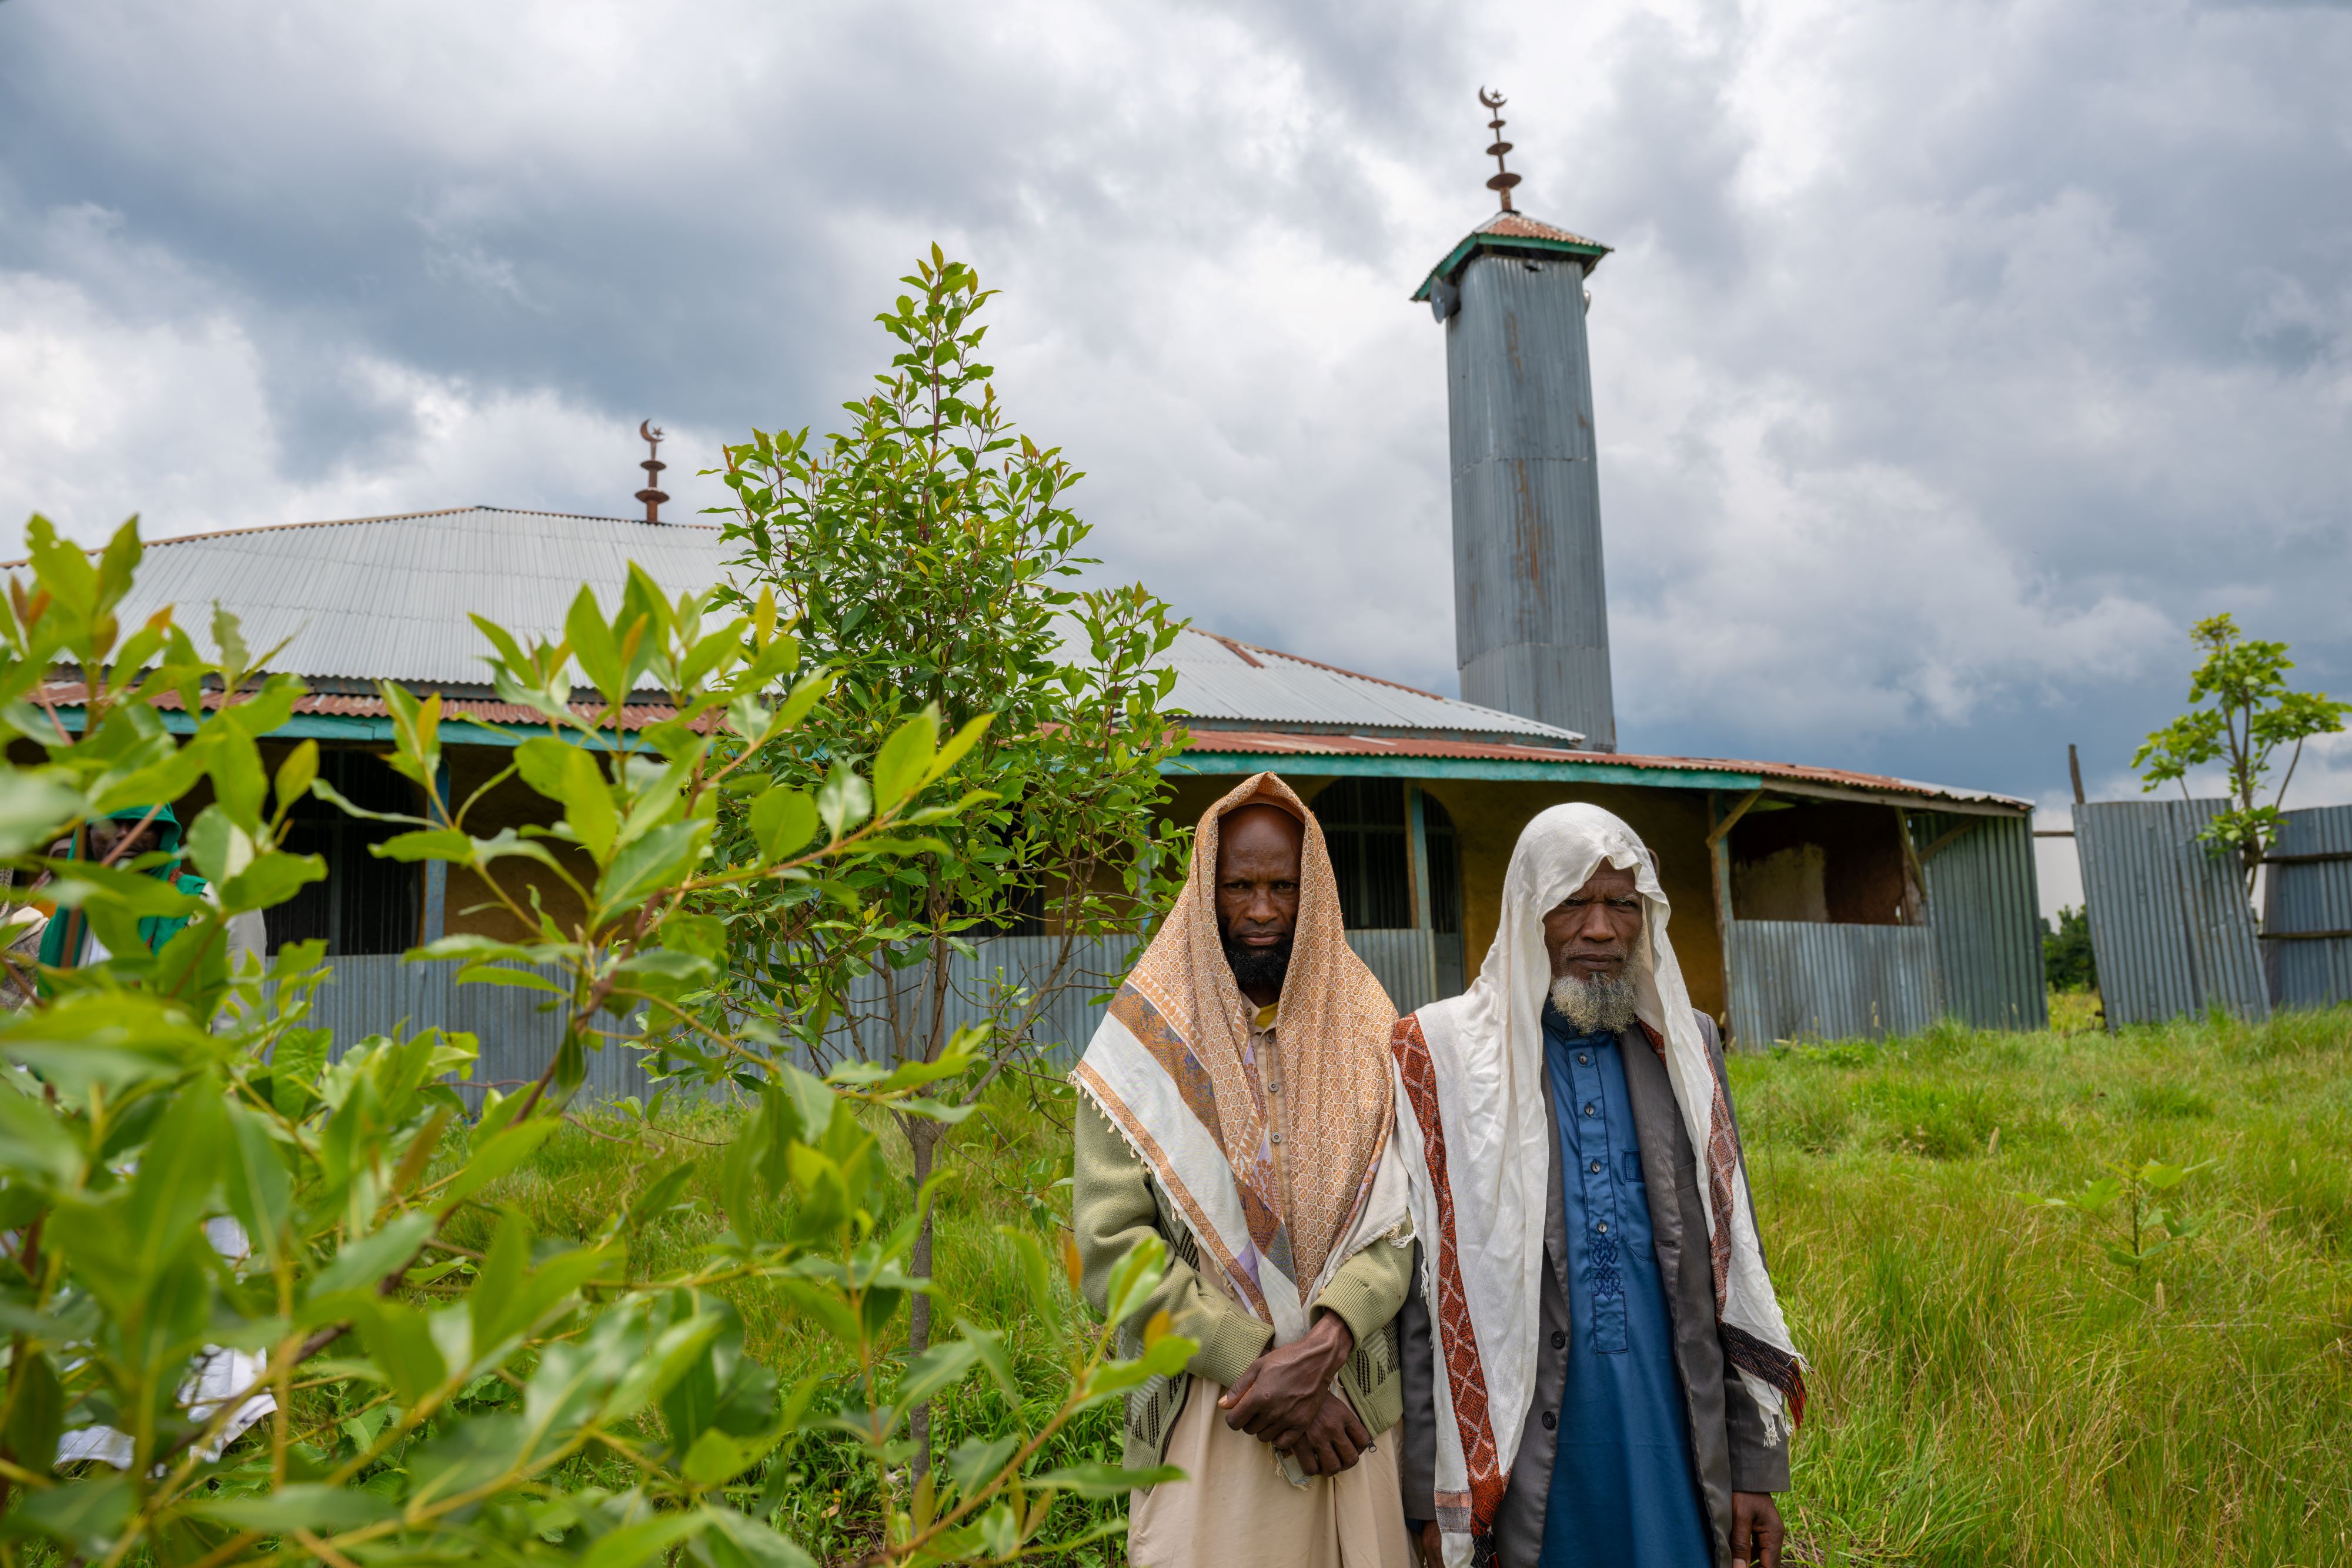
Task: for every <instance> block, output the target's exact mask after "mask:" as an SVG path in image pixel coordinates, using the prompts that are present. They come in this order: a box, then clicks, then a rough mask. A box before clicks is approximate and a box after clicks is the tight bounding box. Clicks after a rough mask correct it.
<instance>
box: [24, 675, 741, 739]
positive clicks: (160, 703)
mask: <svg viewBox="0 0 2352 1568" xmlns="http://www.w3.org/2000/svg"><path fill="white" fill-rule="evenodd" d="M32 700H33V702H34V704H35V706H46V707H55V708H67V709H76V710H78V709H79V708H80V707H81V706H83V704H85V703H86V702H88V701H89V687H87V686H85V685H83V684H82V683H81V682H79V681H49V682H46V683H44V684H43V685H41V686H40V687H39V688H38V690H37V691H36V692H35V694H34V695H33V699H32ZM222 700H223V699H222V695H221V694H220V693H219V692H216V691H208V692H206V693H205V695H204V703H205V712H207V713H214V712H217V711H218V710H219V708H220V706H221V703H222ZM153 706H155V707H156V708H157V709H158V710H160V711H162V712H164V713H184V712H186V711H187V705H186V704H185V703H183V702H182V701H181V700H180V694H179V693H177V692H159V693H157V694H156V695H155V696H154V698H153ZM571 707H572V714H573V715H574V716H576V717H578V718H579V719H580V720H581V721H582V722H583V723H594V724H596V726H597V727H599V728H601V729H610V728H612V727H613V725H612V722H611V720H610V719H608V718H605V717H604V713H605V708H604V704H602V703H573V704H572V705H571ZM294 712H295V713H296V714H297V715H298V716H299V715H305V714H313V715H320V716H326V717H331V718H390V717H391V716H392V709H391V708H390V707H388V706H385V704H384V701H383V698H382V697H377V696H370V695H366V694H365V693H362V692H311V693H310V694H309V695H305V696H299V697H297V698H295V699H294ZM441 717H442V720H443V722H444V723H446V722H448V721H449V720H452V719H471V720H473V721H474V722H475V723H478V724H499V725H523V726H528V727H534V728H538V727H545V725H546V723H547V719H546V717H545V716H543V715H541V713H540V712H539V710H538V709H536V708H528V707H524V706H521V705H520V704H519V703H506V702H499V700H497V699H496V698H494V697H467V696H451V695H446V694H445V695H443V696H442V698H441ZM676 717H677V709H676V708H674V707H671V706H669V705H667V704H666V703H631V704H629V705H628V706H625V707H624V708H622V709H621V722H620V727H621V728H622V729H625V730H638V729H644V728H646V727H648V726H650V725H656V724H663V723H666V722H667V721H668V720H670V719H673V718H676ZM700 722H701V723H702V724H703V725H704V726H706V727H707V726H708V724H709V716H707V715H706V716H704V718H703V719H702V720H701V721H700Z"/></svg>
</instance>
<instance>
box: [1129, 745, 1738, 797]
mask: <svg viewBox="0 0 2352 1568" xmlns="http://www.w3.org/2000/svg"><path fill="white" fill-rule="evenodd" d="M1270 768H1271V769H1275V770H1277V771H1278V770H1280V769H1282V768H1290V769H1292V770H1294V771H1297V772H1299V773H1312V774H1315V775H1317V776H1318V777H1324V776H1329V777H1335V778H1341V779H1496V780H1509V779H1523V780H1527V781H1530V782H1534V783H1543V784H1633V785H1650V786H1654V787H1664V788H1666V789H1758V788H1759V787H1760V786H1762V785H1763V783H1764V782H1765V780H1764V779H1763V778H1762V777H1761V776H1759V775H1758V774H1754V773H1734V772H1729V771H1727V770H1725V769H1722V768H1637V767H1634V766H1633V764H1631V763H1610V762H1505V761H1497V760H1494V759H1490V758H1468V757H1343V756H1335V755H1331V754H1328V753H1324V752H1313V751H1285V752H1271V751H1187V752H1184V753H1183V754H1181V756H1178V757H1174V758H1170V759H1169V760H1168V761H1166V762H1163V763H1161V764H1160V772H1161V773H1162V774H1164V775H1168V776H1171V777H1174V776H1181V775H1184V774H1195V773H1196V774H1215V775H1220V776H1223V775H1227V774H1242V775H1247V774H1251V773H1263V772H1265V771H1266V770H1268V769H1270Z"/></svg>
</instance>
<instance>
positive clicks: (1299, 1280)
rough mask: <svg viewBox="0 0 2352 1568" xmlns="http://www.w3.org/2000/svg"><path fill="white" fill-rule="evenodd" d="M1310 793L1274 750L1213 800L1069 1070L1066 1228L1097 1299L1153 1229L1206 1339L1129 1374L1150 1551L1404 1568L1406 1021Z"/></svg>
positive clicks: (1129, 1342) (1177, 1303) (1179, 1317)
mask: <svg viewBox="0 0 2352 1568" xmlns="http://www.w3.org/2000/svg"><path fill="white" fill-rule="evenodd" d="M1395 1024H1396V1009H1395V1007H1394V1006H1392V1005H1391V1003H1390V1001H1389V998H1388V993H1387V992H1386V991H1385V990H1383V989H1382V988H1381V983H1380V981H1379V979H1378V978H1377V977H1375V976H1374V975H1373V974H1372V972H1371V971H1370V969H1368V968H1366V967H1364V964H1363V961H1362V960H1361V959H1360V958H1358V957H1357V956H1356V955H1355V953H1354V952H1353V951H1352V950H1351V949H1350V948H1349V946H1348V939H1347V934H1346V932H1345V931H1344V930H1342V929H1341V925H1340V918H1339V883H1338V880H1337V879H1336V878H1335V877H1334V875H1333V873H1332V870H1331V857H1330V855H1329V854H1328V852H1327V851H1326V850H1325V848H1324V844H1323V833H1322V830H1321V829H1320V828H1319V827H1318V826H1317V825H1316V821H1315V818H1314V815H1313V814H1312V813H1311V812H1309V811H1308V810H1307V808H1306V805H1305V804H1304V803H1303V802H1302V801H1301V800H1299V799H1298V797H1297V795H1296V794H1294V793H1293V792H1292V791H1291V789H1290V788H1289V787H1288V786H1287V785H1286V784H1284V783H1283V782H1282V780H1281V779H1277V778H1276V777H1275V776H1274V775H1273V774H1271V773H1262V774H1258V775H1255V777H1253V778H1251V779H1246V780H1244V782H1243V783H1242V784H1241V785H1240V787H1238V788H1237V789H1234V790H1233V791H1232V792H1231V793H1230V794H1228V795H1226V796H1225V797H1224V798H1223V800H1219V801H1218V802H1217V803H1216V804H1215V805H1213V806H1212V807H1210V808H1209V810H1208V811H1207V812H1206V814H1204V815H1203V816H1202V819H1201V823H1200V827H1199V829H1198V830H1197V831H1195V833H1194V835H1193V839H1192V873H1191V876H1190V878H1189V879H1188V880H1187V882H1186V883H1185V887H1184V892H1183V894H1182V895H1181V897H1180V898H1179V899H1178V900H1177V903H1176V907H1175V908H1174V909H1173V910H1172V911H1171V912H1170V914H1169V916H1168V919H1167V921H1166V923H1165V924H1163V925H1161V926H1160V932H1159V934H1158V935H1157V936H1154V937H1153V938H1152V940H1151V945H1150V946H1149V947H1148V948H1146V949H1145V950H1144V953H1143V956H1141V957H1140V958H1139V959H1138V960H1137V961H1136V964H1135V967H1134V968H1133V970H1132V971H1131V972H1129V975H1128V977H1127V983H1126V984H1125V985H1123V986H1121V987H1120V988H1119V990H1118V995H1117V996H1116V997H1114V998H1112V1000H1111V1005H1110V1010H1109V1014H1108V1017H1106V1018H1105V1019H1103V1021H1102V1023H1101V1025H1100V1026H1099V1027H1098V1028H1097V1030H1096V1033H1095V1036H1094V1039H1093V1040H1091V1041H1090V1042H1089V1043H1088V1044H1087V1054H1086V1056H1085V1058H1084V1060H1082V1061H1080V1062H1079V1063H1078V1066H1077V1070H1076V1071H1075V1072H1074V1073H1073V1074H1072V1075H1071V1076H1072V1079H1073V1081H1074V1082H1076V1085H1077V1087H1078V1089H1079V1091H1080V1097H1079V1102H1078V1105H1077V1110H1076V1118H1075V1120H1076V1126H1075V1128H1074V1129H1073V1131H1074V1134H1075V1140H1074V1141H1075V1145H1076V1147H1075V1150H1074V1155H1073V1166H1072V1171H1071V1176H1072V1180H1071V1186H1072V1203H1071V1228H1072V1230H1073V1232H1074V1233H1075V1236H1076V1244H1077V1249H1078V1258H1079V1262H1080V1264H1081V1266H1082V1285H1083V1288H1084V1290H1085V1291H1086V1294H1087V1300H1088V1301H1091V1302H1093V1303H1094V1305H1095V1307H1096V1309H1097V1311H1099V1310H1101V1309H1102V1306H1103V1304H1104V1299H1105V1296H1106V1294H1107V1290H1108V1281H1109V1276H1110V1272H1111V1270H1113V1269H1114V1268H1116V1267H1117V1266H1118V1261H1119V1260H1120V1259H1122V1258H1124V1257H1125V1256H1126V1255H1127V1253H1128V1252H1129V1249H1132V1248H1133V1247H1134V1245H1135V1244H1136V1243H1137V1242H1138V1241H1139V1240H1140V1239H1142V1238H1143V1237H1145V1236H1147V1235H1157V1236H1158V1237H1159V1238H1160V1239H1161V1240H1162V1241H1163V1242H1164V1243H1166V1245H1167V1247H1168V1250H1169V1254H1170V1261H1169V1267H1168V1272H1167V1275H1166V1277H1165V1279H1163V1280H1162V1281H1161V1282H1160V1288H1159V1290H1158V1291H1155V1292H1154V1293H1153V1295H1152V1297H1151V1299H1150V1301H1149V1302H1147V1303H1146V1305H1145V1307H1144V1309H1143V1311H1142V1312H1140V1313H1139V1314H1138V1315H1137V1317H1136V1318H1135V1320H1134V1322H1133V1323H1132V1324H1130V1325H1129V1328H1128V1329H1126V1330H1123V1331H1122V1333H1121V1349H1122V1352H1123V1353H1124V1354H1130V1355H1132V1354H1139V1351H1140V1346H1139V1343H1136V1341H1135V1337H1134V1332H1133V1331H1134V1328H1135V1327H1137V1326H1140V1325H1141V1324H1144V1323H1147V1322H1150V1320H1151V1319H1152V1318H1153V1317H1155V1316H1156V1315H1159V1314H1162V1313H1164V1314H1165V1315H1166V1317H1167V1319H1168V1320H1169V1321H1170V1322H1171V1326H1172V1327H1173V1328H1174V1330H1175V1332H1177V1333H1181V1334H1183V1335H1185V1336H1187V1337H1188V1338H1191V1339H1192V1340H1195V1341H1197V1342H1198V1343H1199V1345H1200V1349H1199V1350H1198V1351H1197V1352H1196V1353H1195V1354H1193V1356H1192V1361H1191V1362H1190V1364H1188V1365H1187V1366H1186V1367H1185V1369H1184V1371H1183V1372H1181V1373H1180V1374H1178V1375H1176V1376H1174V1377H1172V1378H1154V1379H1152V1380H1151V1381H1150V1383H1148V1384H1146V1385H1144V1386H1142V1387H1140V1388H1138V1389H1135V1390H1133V1391H1131V1392H1130V1393H1129V1395H1128V1398H1127V1423H1126V1425H1127V1436H1126V1444H1125V1456H1126V1462H1127V1465H1128V1466H1129V1468H1130V1469H1143V1468H1147V1467H1150V1466H1152V1465H1156V1464H1160V1463H1161V1462H1163V1461H1164V1462H1166V1463H1168V1464H1171V1465H1174V1466H1176V1467H1177V1468H1179V1469H1181V1470H1183V1471H1184V1473H1185V1475H1186V1477H1187V1478H1188V1479H1185V1480H1182V1481H1171V1482H1167V1483H1163V1484H1161V1485H1159V1486H1155V1487H1151V1488H1150V1489H1148V1490H1143V1491H1139V1492H1138V1493H1137V1494H1136V1497H1135V1500H1134V1506H1133V1507H1132V1509H1131V1510H1130V1511H1129V1531H1128V1553H1129V1560H1130V1561H1131V1562H1133V1563H1137V1564H1138V1565H1139V1568H1192V1565H1195V1564H1197V1565H1199V1568H1410V1563H1411V1562H1412V1543H1411V1541H1410V1538H1409V1537H1408V1536H1407V1534H1406V1531H1405V1521H1404V1518H1403V1516H1402V1512H1401V1511H1400V1510H1399V1508H1398V1506H1397V1497H1398V1487H1399V1484H1400V1483H1399V1480H1398V1470H1397V1458H1396V1455H1397V1444H1396V1442H1395V1440H1394V1430H1393V1429H1394V1427H1395V1426H1396V1424H1397V1422H1398V1419H1399V1417H1400V1415H1401V1413H1402V1408H1403V1378H1402V1371H1401V1368H1400V1366H1399V1364H1398V1355H1397V1339H1396V1324H1395V1319H1396V1314H1397V1310H1398V1308H1399V1307H1400V1306H1401V1305H1402V1303H1403V1301H1404V1299H1405V1296H1406V1293H1407V1291H1409V1289H1410V1288H1411V1284H1412V1233H1411V1228H1410V1225H1409V1222H1408V1220H1407V1218H1406V1211H1405V1177H1404V1170H1403V1162H1402V1158H1401V1157H1400V1156H1399V1155H1398V1153H1397V1147H1396V1143H1395V1135H1394V1131H1395V1124H1396V1094H1395V1088H1394V1070H1393V1069H1392V1068H1391V1065H1390V1056H1389V1051H1390V1041H1391V1034H1392V1031H1393V1030H1394V1028H1395Z"/></svg>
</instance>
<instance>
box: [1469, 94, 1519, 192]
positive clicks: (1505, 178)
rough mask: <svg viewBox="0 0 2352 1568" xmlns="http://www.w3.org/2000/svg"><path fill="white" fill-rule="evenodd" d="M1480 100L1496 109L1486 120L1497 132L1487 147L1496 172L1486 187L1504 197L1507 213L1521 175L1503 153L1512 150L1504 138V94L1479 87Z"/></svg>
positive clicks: (1487, 154) (1487, 153)
mask: <svg viewBox="0 0 2352 1568" xmlns="http://www.w3.org/2000/svg"><path fill="white" fill-rule="evenodd" d="M1478 101H1479V102H1480V103H1482V104H1485V105H1486V107H1487V108H1488V109H1490V110H1494V111H1495V118H1494V119H1492V120H1488V121H1487V122H1486V123H1487V124H1488V125H1489V126H1490V127H1492V128H1493V130H1494V132H1495V144H1494V145H1493V146H1492V147H1489V148H1487V149H1486V156H1487V157H1489V158H1492V159H1493V160H1494V161H1495V172H1494V175H1493V177H1492V178H1490V179H1489V180H1488V181H1487V182H1486V189H1488V190H1490V191H1492V192H1494V193H1496V195H1499V196H1501V197H1502V198H1503V210H1504V211H1505V212H1510V211H1511V210H1512V207H1511V187H1512V186H1514V185H1516V184H1517V183H1519V177H1518V176H1517V174H1514V173H1512V172H1511V171H1510V170H1509V169H1508V168H1507V167H1506V166H1505V164H1504V162H1503V154H1504V153H1506V152H1509V151H1510V150H1511V144H1510V143H1509V142H1507V141H1504V140H1503V95H1502V94H1501V93H1499V92H1488V91H1487V90H1486V89H1485V88H1483V87H1482V88H1480V89H1478Z"/></svg>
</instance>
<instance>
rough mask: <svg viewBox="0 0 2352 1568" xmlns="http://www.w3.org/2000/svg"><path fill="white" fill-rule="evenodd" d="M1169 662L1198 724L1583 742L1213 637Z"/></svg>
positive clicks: (1194, 633) (1195, 639)
mask: <svg viewBox="0 0 2352 1568" xmlns="http://www.w3.org/2000/svg"><path fill="white" fill-rule="evenodd" d="M1166 659H1167V662H1168V663H1169V664H1172V665H1174V666H1175V669H1176V695H1175V698H1174V706H1176V708H1177V709H1179V710H1180V711H1181V712H1182V713H1185V714H1188V715H1191V716H1193V717H1196V718H1203V719H1210V720H1225V721H1239V722H1245V723H1254V724H1316V725H1332V726H1339V727H1349V728H1358V727H1363V728H1371V729H1382V730H1401V731H1418V732H1437V733H1443V734H1448V735H1475V736H1489V737H1496V738H1502V737H1512V736H1524V737H1529V738H1532V739H1541V740H1548V741H1552V742H1555V743H1559V744H1564V745H1573V744H1574V743H1575V742H1577V741H1579V740H1581V739H1582V738H1583V737H1582V736H1580V735H1578V734H1577V733H1576V732H1575V731H1574V730H1571V729H1560V728H1558V727H1554V726H1552V725H1548V724H1539V723H1538V722H1537V721H1536V720H1534V719H1531V718H1521V717H1520V716H1518V715H1517V714H1513V713H1504V712H1502V711H1501V710H1500V709H1497V708H1489V707H1480V706H1477V705H1476V704H1475V703H1465V702H1459V701H1456V700H1455V699H1454V698H1453V697H1442V696H1439V695H1437V694H1436V693H1434V692H1424V691H1422V690H1419V689H1418V688H1416V687H1412V686H1405V685H1398V684H1397V683H1396V682H1394V681H1384V680H1381V679H1379V678H1378V677H1377V676H1373V675H1360V674H1356V673H1355V672H1354V671H1352V670H1342V669H1339V668H1337V667H1335V666H1333V665H1330V664H1321V663H1318V661H1316V660H1313V659H1303V658H1300V657H1299V656H1298V655H1297V654H1296V653H1282V652H1280V651H1278V650H1276V649H1273V648H1261V647H1258V646H1257V645H1256V644H1255V643H1242V642H1236V641H1235V640H1234V639H1233V638H1231V637H1220V636H1218V635H1216V634H1215V633H1213V632H1202V631H1198V630H1189V629H1188V630H1187V631H1185V632H1182V633H1181V634H1180V635H1179V636H1178V637H1177V639H1176V643H1175V645H1174V646H1173V647H1171V649H1169V651H1168V653H1167V654H1166Z"/></svg>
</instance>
